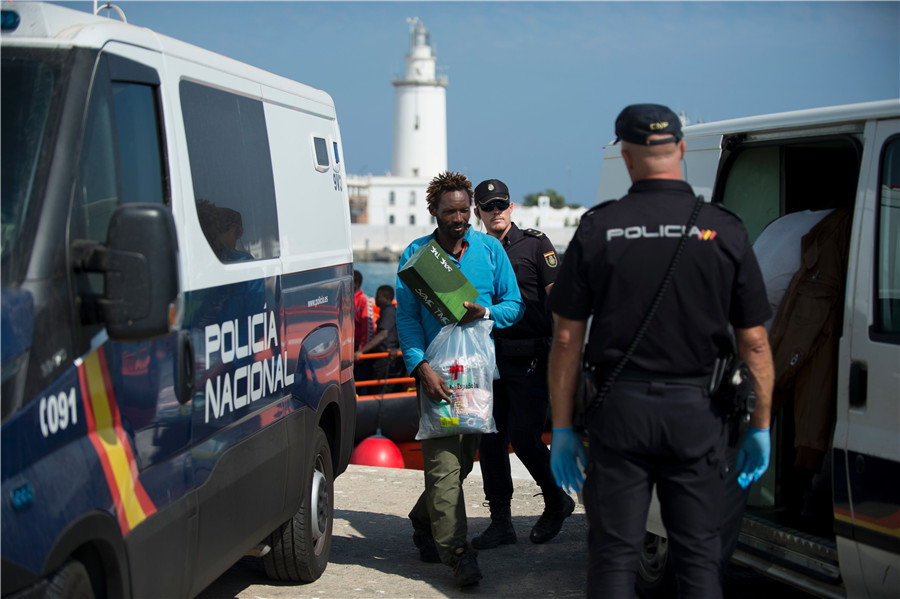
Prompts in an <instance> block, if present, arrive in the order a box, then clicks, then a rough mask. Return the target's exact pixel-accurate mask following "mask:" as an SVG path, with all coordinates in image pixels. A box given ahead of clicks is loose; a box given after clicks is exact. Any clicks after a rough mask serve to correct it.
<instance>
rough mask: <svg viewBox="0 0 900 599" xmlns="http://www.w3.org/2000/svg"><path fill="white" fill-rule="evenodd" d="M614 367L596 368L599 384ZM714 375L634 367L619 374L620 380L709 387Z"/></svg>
mask: <svg viewBox="0 0 900 599" xmlns="http://www.w3.org/2000/svg"><path fill="white" fill-rule="evenodd" d="M610 372H612V368H598V369H597V370H596V377H597V384H598V385H602V384H603V382H604V381H605V380H606V378H607V377H608V376H609V373H610ZM711 376H712V375H709V374H702V375H696V376H677V375H674V374H665V373H662V372H651V371H649V370H637V369H633V368H624V369H622V372H621V373H620V374H619V378H618V379H617V380H619V381H638V382H653V381H656V382H661V383H674V384H676V385H693V386H695V387H703V388H704V389H709V383H710V378H711Z"/></svg>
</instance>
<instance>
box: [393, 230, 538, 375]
mask: <svg viewBox="0 0 900 599" xmlns="http://www.w3.org/2000/svg"><path fill="white" fill-rule="evenodd" d="M432 239H434V233H432V234H431V235H427V236H425V237H420V238H419V239H416V240H415V241H413V242H412V243H410V244H409V245H408V246H407V247H406V249H405V250H404V251H403V254H402V255H401V256H400V264H399V267H398V269H399V268H403V265H404V264H406V262H407V261H408V260H409V259H410V257H411V256H412V255H413V254H414V253H415V251H416V250H417V249H419V248H420V247H421V246H423V245H425V244H426V243H428V242H429V241H431V240H432ZM465 241H466V242H467V243H468V246H467V247H466V250H465V251H464V252H463V254H462V256H461V257H460V259H459V260H458V261H457V260H455V259H454V258H453V257H452V256H451V257H450V259H451V260H453V262H454V263H455V264H456V265H457V266H458V267H459V270H461V271H462V273H463V274H464V275H466V278H468V279H469V281H470V282H471V283H472V285H474V286H475V289H477V290H478V299H476V300H475V301H476V302H477V303H478V304H480V305H482V306H486V307H489V308H490V309H491V320H493V321H494V326H495V327H497V328H504V327H508V326H510V325H513V324H515V323H516V322H518V321H519V319H521V318H522V315H523V314H524V313H525V304H524V303H523V302H522V296H521V295H520V294H519V285H518V284H517V283H516V273H515V272H513V269H512V265H511V264H510V262H509V258H507V256H506V251H505V250H504V249H503V245H501V244H500V242H499V241H497V240H496V239H495V238H493V237H491V236H490V235H486V234H484V233H481V232H479V231H475V230H473V229H472V227H471V226H469V229H468V230H467V231H466V236H465ZM440 330H441V324H440V323H439V322H438V321H437V319H435V318H434V316H432V315H431V314H430V313H429V312H428V310H427V309H426V308H425V306H423V305H422V303H421V302H420V301H419V300H418V299H417V298H416V296H415V295H414V294H413V292H412V291H410V289H409V287H407V286H406V285H405V284H404V283H403V281H401V280H400V277H397V332H398V333H399V335H400V349H401V350H403V361H404V362H405V363H406V368H407V370H408V372H410V373H412V371H413V369H415V367H416V366H418V365H419V362H421V361H422V360H424V359H425V349H426V348H427V347H428V344H430V343H431V342H432V340H434V338H435V337H436V336H437V334H438V331H440Z"/></svg>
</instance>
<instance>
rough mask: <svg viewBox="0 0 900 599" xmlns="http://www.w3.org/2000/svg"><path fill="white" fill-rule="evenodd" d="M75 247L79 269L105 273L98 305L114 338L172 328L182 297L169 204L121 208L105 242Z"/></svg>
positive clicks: (142, 335)
mask: <svg viewBox="0 0 900 599" xmlns="http://www.w3.org/2000/svg"><path fill="white" fill-rule="evenodd" d="M72 246H73V247H72V250H73V257H74V260H73V262H74V266H75V268H76V269H77V270H81V271H86V272H102V273H103V275H104V277H103V278H104V292H103V297H101V298H99V299H98V301H97V303H98V305H99V308H100V309H101V312H102V320H103V323H104V324H105V325H106V329H107V332H108V333H109V336H110V338H111V339H113V340H116V341H139V340H143V339H149V338H152V337H159V336H162V335H166V334H168V333H169V332H170V327H169V312H170V306H171V305H172V303H173V302H174V301H175V300H176V299H177V296H178V245H177V239H176V237H175V221H174V219H173V218H172V213H171V211H170V210H169V209H168V208H167V207H165V206H163V205H160V204H124V205H122V206H119V207H118V208H116V211H115V212H114V213H113V215H112V218H111V219H110V223H109V229H108V231H107V243H106V245H105V246H104V245H102V244H98V243H94V242H91V241H85V240H76V241H74V242H73V244H72Z"/></svg>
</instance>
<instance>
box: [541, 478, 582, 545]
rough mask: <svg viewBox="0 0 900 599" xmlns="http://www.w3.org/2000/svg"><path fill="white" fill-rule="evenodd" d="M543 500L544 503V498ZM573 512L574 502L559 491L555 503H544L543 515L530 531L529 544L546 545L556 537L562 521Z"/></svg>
mask: <svg viewBox="0 0 900 599" xmlns="http://www.w3.org/2000/svg"><path fill="white" fill-rule="evenodd" d="M544 500H545V501H546V496H545V498H544ZM573 511H575V502H574V501H573V500H572V498H571V497H569V495H568V494H567V493H564V492H563V491H562V490H560V492H559V499H558V500H557V501H546V503H545V505H544V513H543V514H541V517H540V518H538V521H537V523H536V524H535V525H534V528H532V529H531V536H530V538H531V542H532V543H537V544H541V543H546V542H547V541H549V540H550V539H552V538H553V537H555V536H556V535H558V534H559V531H560V530H562V524H563V520H565V519H566V518H568V517H569V516H571V515H572V512H573Z"/></svg>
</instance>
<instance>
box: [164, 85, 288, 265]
mask: <svg viewBox="0 0 900 599" xmlns="http://www.w3.org/2000/svg"><path fill="white" fill-rule="evenodd" d="M180 92H181V112H182V114H183V116H184V131H185V134H186V138H187V146H188V157H189V159H190V164H191V179H192V181H193V186H194V202H195V204H196V207H197V216H198V218H199V220H200V226H201V228H202V229H203V234H204V235H205V236H206V240H207V242H208V243H209V245H210V247H211V248H212V250H213V251H214V252H215V254H216V256H217V257H218V258H219V260H220V261H221V262H224V263H228V262H238V261H244V260H262V259H266V258H277V257H278V256H279V255H280V249H279V236H278V214H277V209H276V207H275V179H274V176H273V174H272V157H271V154H270V152H269V134H268V131H267V130H266V120H265V114H264V112H263V105H262V102H261V101H259V100H256V99H253V98H248V97H245V96H240V95H238V94H234V93H231V92H226V91H223V90H220V89H215V88H212V87H208V86H205V85H200V84H199V83H195V82H193V81H182V82H181V84H180Z"/></svg>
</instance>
